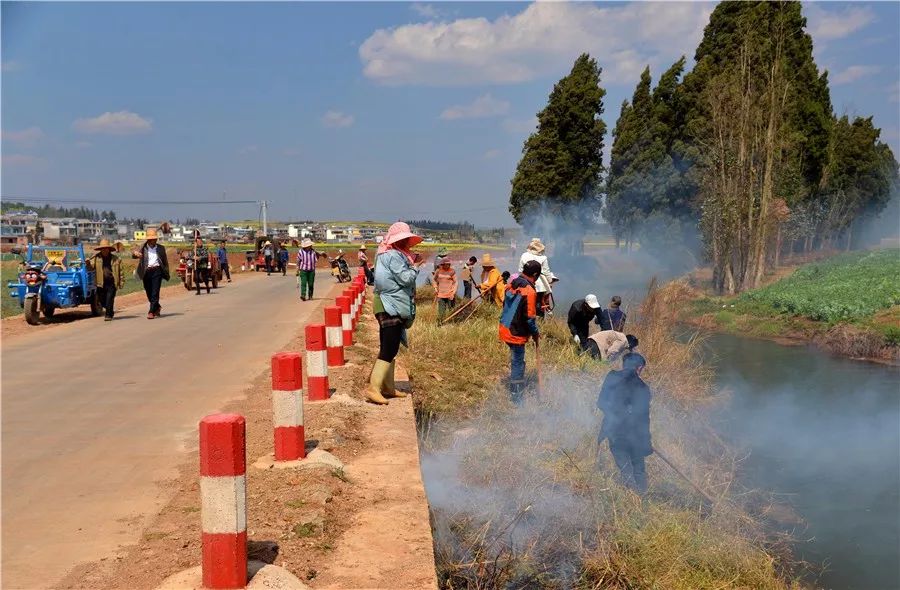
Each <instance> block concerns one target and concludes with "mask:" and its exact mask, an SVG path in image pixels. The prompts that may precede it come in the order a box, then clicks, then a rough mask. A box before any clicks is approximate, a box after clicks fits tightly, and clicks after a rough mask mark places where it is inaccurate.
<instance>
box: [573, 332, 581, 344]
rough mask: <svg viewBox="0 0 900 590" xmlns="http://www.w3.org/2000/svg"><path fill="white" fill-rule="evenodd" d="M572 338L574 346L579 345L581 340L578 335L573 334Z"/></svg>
mask: <svg viewBox="0 0 900 590" xmlns="http://www.w3.org/2000/svg"><path fill="white" fill-rule="evenodd" d="M572 338H574V339H575V344H581V338H579V337H578V334H575V335H574V336H573V337H572Z"/></svg>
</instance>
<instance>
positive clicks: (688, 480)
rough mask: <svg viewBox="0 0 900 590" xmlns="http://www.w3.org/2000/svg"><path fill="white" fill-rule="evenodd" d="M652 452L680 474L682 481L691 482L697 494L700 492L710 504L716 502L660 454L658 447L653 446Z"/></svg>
mask: <svg viewBox="0 0 900 590" xmlns="http://www.w3.org/2000/svg"><path fill="white" fill-rule="evenodd" d="M653 452H654V453H655V454H656V456H657V457H659V458H660V459H662V460H663V461H664V462H665V464H666V465H668V466H669V467H671V468H672V471H674V472H675V473H677V474H678V475H680V476H681V478H682V479H683V480H684V481H686V482H688V483H689V484H691V486H692V487H693V488H694V489H695V490H697V492H699V494H700V495H701V496H703V497H704V498H706V499H707V500H708V501H709V503H710V504H715V503H716V501H715V500H713V499H712V497H711V496H710V495H709V494H707V493H706V492H704V491H703V489H702V488H701V487H700V486H698V485H697V484H695V483H694V482H693V480H691V478H689V477H688V476H686V475H685V474H684V473H682V472H681V470H680V469H678V468H677V467H675V464H674V463H672V462H671V461H669V459H668V458H667V457H666V456H665V455H664V454H662V453H661V452H660V450H659V449H656V448H654V449H653Z"/></svg>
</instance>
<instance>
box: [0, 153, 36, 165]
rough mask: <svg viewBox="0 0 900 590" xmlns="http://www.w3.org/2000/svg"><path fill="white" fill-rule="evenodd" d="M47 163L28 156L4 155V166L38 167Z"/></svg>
mask: <svg viewBox="0 0 900 590" xmlns="http://www.w3.org/2000/svg"><path fill="white" fill-rule="evenodd" d="M46 163H47V161H46V160H44V159H43V158H39V157H37V156H29V155H27V154H3V165H4V166H17V167H18V166H38V165H42V164H46Z"/></svg>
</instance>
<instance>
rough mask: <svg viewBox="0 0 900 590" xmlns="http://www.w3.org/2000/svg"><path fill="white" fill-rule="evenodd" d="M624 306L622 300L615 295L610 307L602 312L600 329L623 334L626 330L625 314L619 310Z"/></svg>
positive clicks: (610, 301)
mask: <svg viewBox="0 0 900 590" xmlns="http://www.w3.org/2000/svg"><path fill="white" fill-rule="evenodd" d="M621 306H622V298H621V297H619V296H618V295H613V297H612V299H610V300H609V307H608V308H606V309H604V310H603V311H601V312H600V314H599V316H600V329H601V330H615V331H616V332H622V331H623V330H624V329H625V312H624V311H622V310H621V309H619V308H620V307H621Z"/></svg>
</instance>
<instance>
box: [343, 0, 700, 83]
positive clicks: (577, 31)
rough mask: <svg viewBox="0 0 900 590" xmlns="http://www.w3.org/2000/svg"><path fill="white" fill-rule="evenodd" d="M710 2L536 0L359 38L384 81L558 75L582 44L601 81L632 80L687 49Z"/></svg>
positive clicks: (363, 55)
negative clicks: (505, 10) (503, 11)
mask: <svg viewBox="0 0 900 590" xmlns="http://www.w3.org/2000/svg"><path fill="white" fill-rule="evenodd" d="M712 8H713V5H712V4H709V3H691V2H663V3H646V2H635V3H631V4H627V5H624V6H609V5H603V4H601V5H595V4H588V3H561V2H560V3H557V2H535V3H532V4H529V5H528V6H527V7H525V8H524V9H523V10H522V11H521V12H519V13H517V14H513V15H503V16H500V17H498V18H496V19H495V20H488V19H486V18H464V19H457V20H454V21H450V22H434V21H431V22H426V23H417V24H410V25H404V26H400V27H395V28H391V29H378V30H376V31H375V32H374V33H372V35H370V36H369V38H368V39H366V41H365V42H364V43H363V44H362V45H361V46H360V48H359V56H360V59H361V60H362V62H363V71H364V73H365V75H366V76H367V77H369V78H371V79H373V80H376V81H378V82H381V83H383V84H391V85H402V84H425V85H433V86H451V85H475V84H484V83H495V84H512V83H518V82H525V81H528V80H533V79H535V78H537V77H539V76H544V75H555V76H559V75H560V74H561V73H563V72H564V71H565V70H566V68H568V67H570V66H571V64H572V62H573V61H574V60H575V58H576V57H578V55H579V54H581V53H583V52H585V51H586V52H588V53H590V54H591V55H592V56H594V57H596V58H597V59H598V61H599V62H600V65H601V66H603V67H604V68H605V69H604V73H603V79H604V81H605V82H607V83H610V82H613V83H615V82H627V83H628V84H632V83H634V81H635V80H634V79H635V72H639V71H640V68H642V67H643V66H644V65H645V64H647V63H650V64H651V65H653V66H668V65H669V64H670V62H673V61H675V59H677V58H678V57H679V56H680V55H682V54H686V55H690V54H693V52H694V49H695V48H696V45H697V43H698V42H699V41H700V38H701V37H702V35H703V27H704V26H705V25H706V23H707V21H708V19H709V14H710V12H711V11H712Z"/></svg>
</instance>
